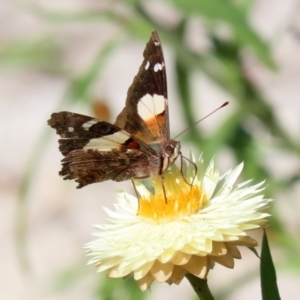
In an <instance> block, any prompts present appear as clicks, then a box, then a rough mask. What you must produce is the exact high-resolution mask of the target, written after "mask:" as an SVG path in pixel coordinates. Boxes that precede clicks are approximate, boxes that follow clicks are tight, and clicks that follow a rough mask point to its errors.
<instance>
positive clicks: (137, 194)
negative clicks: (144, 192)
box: [131, 177, 140, 206]
mask: <svg viewBox="0 0 300 300" xmlns="http://www.w3.org/2000/svg"><path fill="white" fill-rule="evenodd" d="M131 182H132V185H133V188H134V191H135V194H136V198H137V199H138V205H139V206H140V201H139V198H140V196H139V193H138V191H137V188H136V186H135V183H134V179H133V178H132V177H131Z"/></svg>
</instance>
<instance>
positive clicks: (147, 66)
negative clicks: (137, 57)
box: [145, 60, 150, 70]
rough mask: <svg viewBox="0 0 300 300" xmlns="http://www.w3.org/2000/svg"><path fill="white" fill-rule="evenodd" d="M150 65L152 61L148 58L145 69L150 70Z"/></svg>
mask: <svg viewBox="0 0 300 300" xmlns="http://www.w3.org/2000/svg"><path fill="white" fill-rule="evenodd" d="M149 66H150V62H149V60H147V63H146V65H145V70H148V69H149Z"/></svg>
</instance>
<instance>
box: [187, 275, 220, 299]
mask: <svg viewBox="0 0 300 300" xmlns="http://www.w3.org/2000/svg"><path fill="white" fill-rule="evenodd" d="M185 277H186V279H187V280H188V281H189V282H190V284H191V285H192V287H193V289H194V291H195V292H196V294H197V296H198V297H199V299H200V300H214V299H215V298H214V297H213V295H212V294H211V292H210V290H209V287H208V285H207V280H203V279H201V278H198V277H196V276H195V275H192V274H186V275H185Z"/></svg>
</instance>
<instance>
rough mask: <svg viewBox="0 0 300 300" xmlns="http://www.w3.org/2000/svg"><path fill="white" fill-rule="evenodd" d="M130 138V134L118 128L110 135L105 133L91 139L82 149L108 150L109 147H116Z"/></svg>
mask: <svg viewBox="0 0 300 300" xmlns="http://www.w3.org/2000/svg"><path fill="white" fill-rule="evenodd" d="M129 138H130V134H129V133H127V132H126V131H123V130H120V131H117V132H115V133H113V134H110V135H105V136H102V137H99V138H95V139H91V140H90V141H89V142H88V143H87V144H86V145H85V146H84V147H83V149H85V150H87V149H99V150H103V151H109V150H111V149H118V148H120V145H122V144H123V143H125V142H126V141H127V140H128V139H129Z"/></svg>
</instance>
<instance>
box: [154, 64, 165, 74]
mask: <svg viewBox="0 0 300 300" xmlns="http://www.w3.org/2000/svg"><path fill="white" fill-rule="evenodd" d="M163 67H164V65H163V64H160V63H157V64H155V65H154V68H153V70H154V72H157V71H159V70H160V71H161V70H162V69H163Z"/></svg>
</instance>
